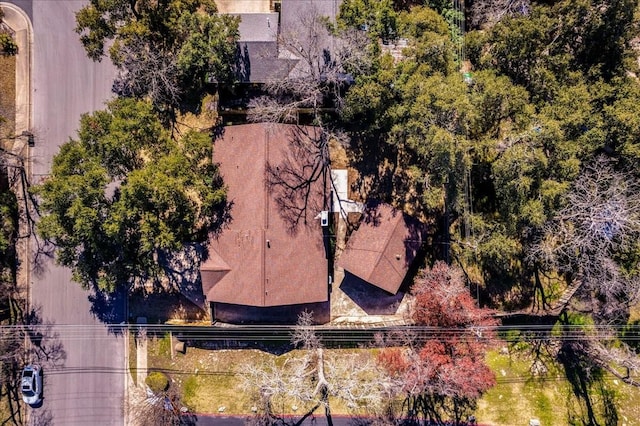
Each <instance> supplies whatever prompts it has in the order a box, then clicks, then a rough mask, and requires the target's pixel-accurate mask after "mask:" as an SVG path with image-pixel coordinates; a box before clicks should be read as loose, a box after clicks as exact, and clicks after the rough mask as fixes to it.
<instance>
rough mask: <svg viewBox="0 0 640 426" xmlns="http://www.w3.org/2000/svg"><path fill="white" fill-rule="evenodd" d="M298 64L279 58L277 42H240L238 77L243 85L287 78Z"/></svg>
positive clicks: (295, 61) (294, 60)
mask: <svg viewBox="0 0 640 426" xmlns="http://www.w3.org/2000/svg"><path fill="white" fill-rule="evenodd" d="M297 62H298V60H297V59H286V58H279V57H278V45H277V43H276V42H256V41H254V42H239V43H238V61H237V64H236V69H237V72H236V77H237V79H238V81H240V82H241V83H267V82H269V81H273V80H279V79H283V78H286V77H287V75H289V73H290V72H291V70H292V69H293V68H294V67H295V66H296V63H297Z"/></svg>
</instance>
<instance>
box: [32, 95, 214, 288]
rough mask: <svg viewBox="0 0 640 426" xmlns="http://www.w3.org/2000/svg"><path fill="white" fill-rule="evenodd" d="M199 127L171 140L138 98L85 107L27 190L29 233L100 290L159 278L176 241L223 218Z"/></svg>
mask: <svg viewBox="0 0 640 426" xmlns="http://www.w3.org/2000/svg"><path fill="white" fill-rule="evenodd" d="M211 156H212V144H211V139H210V137H209V135H208V134H207V133H201V132H196V131H190V132H188V133H186V134H185V135H184V136H183V137H182V138H180V139H178V140H176V139H174V138H172V137H171V136H170V135H169V133H168V132H167V131H166V130H165V129H164V128H163V127H162V126H161V124H160V121H159V119H158V117H157V115H156V113H155V112H153V109H152V106H151V105H150V104H149V103H148V102H144V101H138V100H134V99H127V98H122V99H116V100H115V101H112V102H110V103H109V104H108V106H107V108H106V109H105V110H102V111H97V112H95V113H93V114H85V115H83V116H82V119H81V121H80V130H79V131H78V138H77V139H74V140H70V141H69V142H67V143H65V144H64V145H62V147H61V149H60V152H59V153H58V154H57V155H56V156H55V157H54V161H53V167H52V172H51V175H50V176H49V177H48V178H47V179H46V180H45V181H44V182H43V183H42V184H41V185H39V186H37V187H36V188H35V189H34V191H35V193H36V194H37V195H38V196H39V197H40V198H41V208H42V211H43V213H44V216H43V217H42V219H41V221H40V223H39V230H40V233H41V235H42V236H43V237H44V238H46V239H47V240H49V241H51V242H52V243H54V244H55V246H56V253H57V260H58V262H59V263H60V264H62V265H65V266H69V267H71V269H72V271H73V276H74V279H75V280H76V281H78V282H80V283H82V284H84V285H87V286H89V285H96V286H97V287H99V288H101V289H104V290H113V289H114V288H115V287H116V286H118V285H121V284H125V283H128V284H130V285H136V284H142V283H144V282H145V281H147V280H151V282H159V280H161V279H162V278H163V276H164V271H163V265H167V262H168V261H169V260H170V259H171V257H172V256H174V255H175V254H176V253H179V252H180V250H181V249H183V248H184V246H185V245H186V244H190V243H198V242H204V241H205V240H206V238H207V236H208V232H209V231H211V230H215V229H217V228H218V227H219V226H220V225H221V223H222V222H223V221H224V220H225V217H226V195H225V194H226V192H225V188H224V186H223V184H222V182H221V179H220V176H219V175H218V172H217V168H216V167H215V165H214V164H213V163H212V157H211Z"/></svg>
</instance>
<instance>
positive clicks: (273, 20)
mask: <svg viewBox="0 0 640 426" xmlns="http://www.w3.org/2000/svg"><path fill="white" fill-rule="evenodd" d="M234 16H239V17H240V23H239V24H238V32H239V33H240V38H239V39H238V41H276V40H277V39H278V13H276V12H273V13H239V14H235V15H234Z"/></svg>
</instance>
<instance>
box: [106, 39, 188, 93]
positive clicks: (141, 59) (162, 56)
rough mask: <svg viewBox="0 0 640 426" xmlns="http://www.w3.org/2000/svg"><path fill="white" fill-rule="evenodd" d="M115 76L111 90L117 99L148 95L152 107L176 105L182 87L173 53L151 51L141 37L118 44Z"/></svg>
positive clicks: (150, 47) (151, 48)
mask: <svg viewBox="0 0 640 426" xmlns="http://www.w3.org/2000/svg"><path fill="white" fill-rule="evenodd" d="M117 51H118V55H117V56H118V58H120V61H119V62H118V63H117V64H116V65H117V66H118V75H117V76H116V79H115V81H114V83H113V91H114V92H115V93H116V94H118V95H120V96H135V97H140V98H143V97H145V96H149V98H150V99H151V103H152V104H153V105H177V104H178V103H179V101H180V98H181V96H182V91H183V88H182V86H181V82H180V81H179V72H178V68H177V65H176V60H175V55H174V54H173V52H167V51H161V50H157V49H154V48H153V46H151V45H150V44H149V43H148V41H147V40H145V39H143V38H142V37H139V36H137V37H132V38H131V39H130V40H127V42H126V43H118V49H117Z"/></svg>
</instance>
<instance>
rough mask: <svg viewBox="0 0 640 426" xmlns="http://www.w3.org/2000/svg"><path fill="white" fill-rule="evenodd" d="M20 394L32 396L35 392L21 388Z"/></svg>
mask: <svg viewBox="0 0 640 426" xmlns="http://www.w3.org/2000/svg"><path fill="white" fill-rule="evenodd" d="M22 394H23V395H24V396H34V395H35V392H33V391H32V390H25V389H24V388H22Z"/></svg>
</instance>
